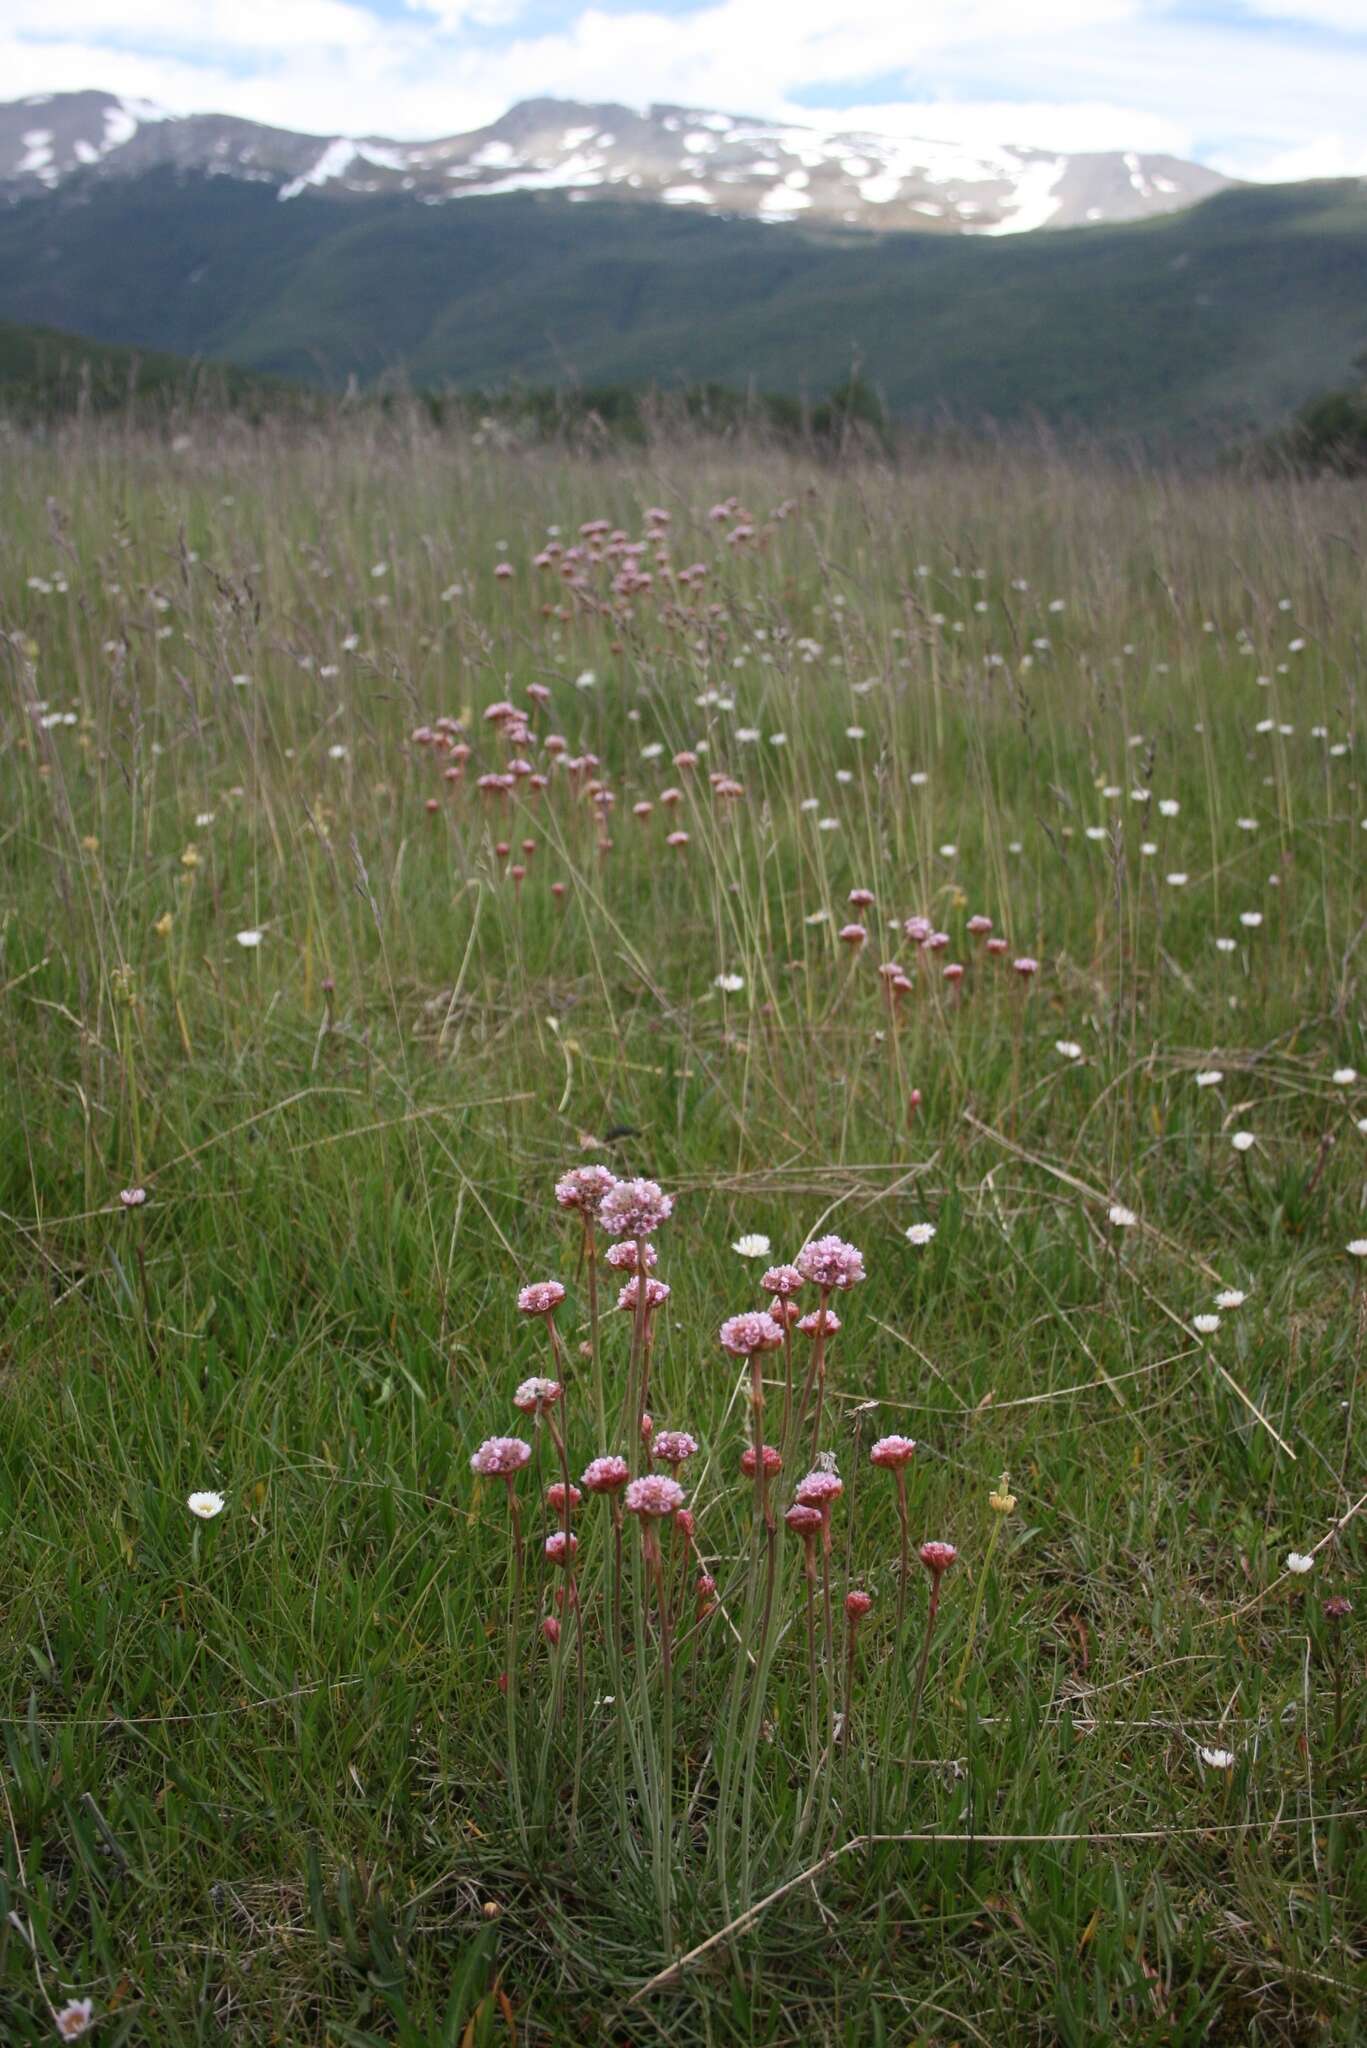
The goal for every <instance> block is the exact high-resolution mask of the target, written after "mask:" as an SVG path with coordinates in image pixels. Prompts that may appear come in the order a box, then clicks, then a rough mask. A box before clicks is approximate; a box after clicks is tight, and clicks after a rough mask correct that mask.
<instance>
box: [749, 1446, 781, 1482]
mask: <svg viewBox="0 0 1367 2048" xmlns="http://www.w3.org/2000/svg"><path fill="white" fill-rule="evenodd" d="M759 1448H760V1456H761V1457H762V1458H763V1460H764V1476H765V1478H766V1479H772V1478H773V1476H774V1474H775V1472H781V1471H782V1470H783V1457H782V1454H781V1453H780V1452H778V1451H776V1450H775V1449H774V1447H773V1445H772V1444H761V1445H760V1447H759ZM740 1469H741V1471H742V1472H743V1473H744V1474H745V1476H746V1478H747V1479H753V1478H754V1476H755V1447H754V1445H753V1444H747V1445H746V1446H745V1449H744V1450H743V1451H742V1452H741V1454H740Z"/></svg>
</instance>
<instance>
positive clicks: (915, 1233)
mask: <svg viewBox="0 0 1367 2048" xmlns="http://www.w3.org/2000/svg"><path fill="white" fill-rule="evenodd" d="M934 1235H935V1225H934V1224H933V1223H909V1224H908V1225H907V1228H906V1240H907V1243H908V1244H929V1243H930V1240H931V1239H932V1237H934Z"/></svg>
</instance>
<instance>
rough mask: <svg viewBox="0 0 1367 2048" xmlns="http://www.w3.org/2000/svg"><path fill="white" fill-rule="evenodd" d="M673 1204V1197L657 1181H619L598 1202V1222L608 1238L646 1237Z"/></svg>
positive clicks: (667, 1216) (660, 1221)
mask: <svg viewBox="0 0 1367 2048" xmlns="http://www.w3.org/2000/svg"><path fill="white" fill-rule="evenodd" d="M673 1207H674V1197H673V1196H672V1195H667V1194H665V1193H664V1191H663V1190H662V1188H661V1187H660V1185H659V1183H658V1182H657V1181H653V1180H619V1181H617V1182H616V1183H615V1184H614V1185H613V1186H612V1187H610V1188H609V1189H608V1191H607V1193H606V1194H605V1195H604V1197H603V1199H602V1201H601V1202H600V1203H599V1204H598V1221H599V1222H600V1223H601V1224H602V1226H603V1228H604V1230H606V1231H607V1233H608V1235H609V1236H610V1237H649V1235H650V1233H651V1231H652V1230H658V1229H659V1227H660V1225H661V1224H662V1223H664V1222H666V1221H667V1220H668V1218H669V1215H670V1212H671V1211H672V1209H673Z"/></svg>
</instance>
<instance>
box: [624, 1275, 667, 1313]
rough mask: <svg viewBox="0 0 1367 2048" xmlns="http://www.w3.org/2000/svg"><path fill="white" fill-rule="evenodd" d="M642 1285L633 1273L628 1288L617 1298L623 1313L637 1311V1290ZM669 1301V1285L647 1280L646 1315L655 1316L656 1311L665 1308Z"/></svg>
mask: <svg viewBox="0 0 1367 2048" xmlns="http://www.w3.org/2000/svg"><path fill="white" fill-rule="evenodd" d="M640 1284H641V1283H640V1280H639V1279H638V1278H637V1276H636V1275H635V1274H634V1273H633V1275H632V1277H631V1278H630V1280H628V1282H627V1284H626V1286H625V1287H624V1288H623V1289H622V1291H621V1293H620V1294H619V1295H618V1297H617V1306H618V1308H620V1309H622V1310H623V1311H632V1310H634V1309H635V1307H636V1302H637V1290H638V1288H639V1287H640ZM668 1300H669V1286H668V1283H667V1282H666V1281H664V1280H650V1279H647V1281H646V1314H647V1315H654V1313H655V1311H656V1309H657V1308H663V1306H664V1304H665V1303H666V1302H667V1301H668Z"/></svg>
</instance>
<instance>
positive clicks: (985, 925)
mask: <svg viewBox="0 0 1367 2048" xmlns="http://www.w3.org/2000/svg"><path fill="white" fill-rule="evenodd" d="M968 929H969V931H971V932H972V934H973V936H974V938H975V939H979V938H986V936H987V934H988V933H989V932H990V931H991V929H992V920H991V918H990V917H984V916H983V914H982V912H981V911H978V912H977V913H976V914H975V915H974V916H973V917H970V918H969V920H968Z"/></svg>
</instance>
